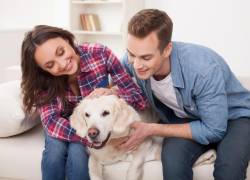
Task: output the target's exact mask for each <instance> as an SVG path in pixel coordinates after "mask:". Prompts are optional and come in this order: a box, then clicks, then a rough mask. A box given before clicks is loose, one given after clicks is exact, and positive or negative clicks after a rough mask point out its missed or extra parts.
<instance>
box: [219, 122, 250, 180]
mask: <svg viewBox="0 0 250 180" xmlns="http://www.w3.org/2000/svg"><path fill="white" fill-rule="evenodd" d="M249 160H250V118H249V119H247V118H242V119H237V120H231V121H229V123H228V129H227V133H226V135H225V137H224V139H223V140H222V141H221V142H220V143H219V144H218V146H217V159H216V161H215V171H214V177H215V180H244V179H245V178H246V169H247V166H248V162H249Z"/></svg>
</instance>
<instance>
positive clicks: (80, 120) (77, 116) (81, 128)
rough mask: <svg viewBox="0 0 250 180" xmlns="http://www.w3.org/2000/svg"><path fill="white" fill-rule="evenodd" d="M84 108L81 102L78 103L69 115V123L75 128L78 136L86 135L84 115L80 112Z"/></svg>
mask: <svg viewBox="0 0 250 180" xmlns="http://www.w3.org/2000/svg"><path fill="white" fill-rule="evenodd" d="M83 109H84V105H83V104H81V103H80V104H79V105H78V106H77V107H76V108H75V109H74V111H73V113H72V115H71V116H70V118H69V120H70V125H71V127H72V128H74V129H75V130H76V134H77V135H78V136H80V137H85V136H86V135H87V130H88V129H87V124H86V120H85V117H84V115H83V114H82V113H81V112H82V111H83Z"/></svg>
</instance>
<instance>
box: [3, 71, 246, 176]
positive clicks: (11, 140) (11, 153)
mask: <svg viewBox="0 0 250 180" xmlns="http://www.w3.org/2000/svg"><path fill="white" fill-rule="evenodd" d="M11 69H14V70H15V69H16V68H11ZM11 74H13V73H11ZM8 77H10V76H8ZM9 80H13V79H9ZM240 81H241V82H242V84H243V85H244V86H245V87H246V88H248V89H249V90H250V78H249V77H241V78H240ZM43 148H44V133H43V130H42V127H41V125H38V126H36V127H35V128H33V129H31V130H29V131H27V132H25V133H23V134H20V135H17V136H12V137H8V138H0V180H40V179H41V158H42V151H43ZM128 165H129V163H128V162H119V163H115V164H112V165H107V166H105V168H104V176H105V179H106V180H125V173H126V169H127V168H128ZM193 170H194V178H193V179H194V180H212V179H213V164H206V165H201V166H196V167H194V168H193ZM152 179H157V180H162V167H161V162H160V161H149V162H146V163H145V164H144V175H143V180H152ZM247 180H250V167H248V169H247Z"/></svg>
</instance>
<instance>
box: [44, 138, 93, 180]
mask: <svg viewBox="0 0 250 180" xmlns="http://www.w3.org/2000/svg"><path fill="white" fill-rule="evenodd" d="M66 177H67V180H89V179H90V178H89V174H88V154H87V153H86V149H85V147H84V146H83V145H82V144H78V143H69V142H64V141H60V140H58V139H55V138H52V137H50V136H48V135H46V136H45V149H44V151H43V157H42V179H43V180H65V178H66Z"/></svg>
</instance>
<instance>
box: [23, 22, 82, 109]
mask: <svg viewBox="0 0 250 180" xmlns="http://www.w3.org/2000/svg"><path fill="white" fill-rule="evenodd" d="M57 37H61V38H63V39H65V40H67V41H68V42H69V44H70V45H71V46H72V47H73V48H74V49H75V51H76V53H78V51H77V48H76V47H75V45H74V39H75V37H74V35H73V34H72V33H70V32H69V31H66V30H63V29H61V28H57V27H52V26H47V25H39V26H36V27H34V29H33V30H31V31H29V32H27V33H26V35H25V38H24V40H23V43H22V49H21V70H22V82H21V88H22V94H23V108H24V111H25V112H27V113H28V112H30V111H31V110H32V109H33V108H35V109H36V108H38V107H39V106H41V105H43V104H46V103H49V102H50V101H51V100H52V99H53V98H55V97H60V98H61V99H62V101H63V102H64V101H66V98H65V92H66V86H67V78H68V77H67V76H57V77H56V76H53V75H51V74H49V73H48V72H46V71H44V70H42V69H41V68H40V67H39V66H38V65H37V63H36V61H35V51H36V48H37V47H38V46H39V45H41V44H43V43H44V42H46V41H47V40H49V39H52V38H57ZM44 92H46V93H44Z"/></svg>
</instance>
